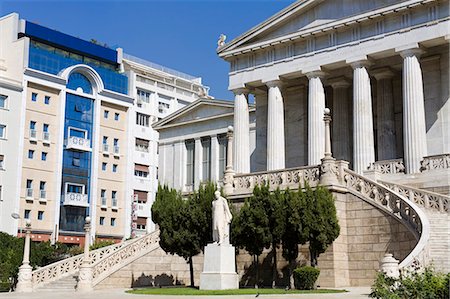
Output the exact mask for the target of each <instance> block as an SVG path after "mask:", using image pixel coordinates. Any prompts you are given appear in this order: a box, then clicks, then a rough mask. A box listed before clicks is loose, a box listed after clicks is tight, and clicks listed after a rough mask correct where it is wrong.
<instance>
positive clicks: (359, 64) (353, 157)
mask: <svg viewBox="0 0 450 299" xmlns="http://www.w3.org/2000/svg"><path fill="white" fill-rule="evenodd" d="M448 39H449V3H448V1H419V0H417V1H411V0H410V1H370V2H368V1H351V2H350V3H349V2H346V1H339V0H336V1H297V2H295V3H294V4H292V5H290V6H289V7H287V8H286V9H284V10H283V11H281V12H280V13H278V14H276V15H275V16H273V17H271V18H269V19H268V20H266V21H265V22H263V23H261V24H259V25H258V26H256V27H254V28H252V29H251V30H250V31H248V32H246V33H244V34H242V35H241V36H239V37H237V38H236V39H234V40H232V41H231V42H229V43H227V44H225V45H223V46H221V47H219V49H218V53H219V56H220V57H222V58H223V59H225V60H226V61H228V62H229V63H230V73H229V79H230V81H229V89H230V90H232V91H234V92H235V94H236V97H235V109H236V111H245V109H246V107H247V99H246V94H248V93H253V94H254V95H255V98H256V111H257V117H256V122H257V128H256V131H257V140H256V144H257V146H256V155H257V157H258V159H257V160H258V161H259V163H258V164H257V165H256V166H255V168H257V169H258V170H277V169H284V168H289V167H295V166H302V165H317V164H319V163H320V160H321V158H323V156H324V134H325V133H324V132H325V131H324V124H323V111H324V108H325V107H329V108H330V109H331V111H332V116H333V123H332V148H333V153H334V156H335V158H337V159H344V160H347V161H349V162H350V167H351V168H352V169H354V170H355V171H357V172H358V173H361V174H362V173H364V172H365V171H367V170H369V169H384V170H383V172H385V174H400V176H397V178H396V179H399V180H401V181H403V182H406V181H407V180H411V179H413V178H416V179H417V180H416V181H415V182H416V183H418V184H420V186H421V187H426V188H432V189H434V190H440V191H443V192H447V193H448V191H449V190H448V185H450V184H449V183H448V180H449V176H448V173H447V172H445V173H444V174H443V175H444V177H443V178H442V179H441V180H438V181H439V182H437V181H436V180H435V179H434V178H432V177H430V176H429V175H423V174H421V169H422V170H423V169H426V168H427V167H429V165H430V164H433V163H434V164H436V163H439V161H444V162H442V163H444V164H445V161H446V160H445V159H447V160H448V154H449V153H450V101H449V42H448ZM235 115H236V118H235V122H234V125H235V127H236V128H239V126H240V125H239V124H240V123H241V122H242V123H245V122H246V118H247V117H248V116H247V115H246V114H245V113H236V114H235ZM247 135H248V129H247V128H243V129H239V130H238V129H236V130H235V142H236V147H235V148H236V152H235V171H236V172H237V173H246V172H248V171H249V167H248V166H246V165H247V163H248V162H247V161H249V159H250V158H249V157H250V151H249V148H248V146H247V143H246V141H243V140H245V137H244V136H247ZM442 159H444V160H442ZM237 161H245V162H244V164H243V165H240V164H239V162H237ZM241 163H242V162H241ZM447 163H448V162H447ZM244 165H245V166H244ZM387 168H388V169H389V170H386V169H387ZM412 174H415V175H412ZM419 177H421V178H419ZM426 177H428V178H429V179H427V178H426ZM405 180H406V181H405ZM410 182H411V181H410Z"/></svg>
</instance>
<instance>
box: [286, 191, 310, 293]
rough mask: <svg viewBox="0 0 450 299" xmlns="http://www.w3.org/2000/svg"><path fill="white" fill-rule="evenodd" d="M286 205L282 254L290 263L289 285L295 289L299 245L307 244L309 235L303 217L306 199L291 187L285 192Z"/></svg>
mask: <svg viewBox="0 0 450 299" xmlns="http://www.w3.org/2000/svg"><path fill="white" fill-rule="evenodd" d="M284 207H285V210H286V213H285V214H284V217H285V229H284V231H283V234H282V237H281V243H282V245H283V246H282V248H283V251H282V255H283V257H284V258H285V259H286V260H287V261H288V263H289V267H288V269H289V286H290V288H291V289H293V288H294V287H295V286H294V275H293V271H294V268H295V267H296V262H295V261H296V259H297V257H298V246H299V245H301V244H305V243H306V240H307V236H308V233H309V232H308V231H307V228H305V227H304V223H303V217H304V214H305V200H304V196H303V193H302V192H301V191H300V192H293V191H290V190H289V189H287V190H285V192H284Z"/></svg>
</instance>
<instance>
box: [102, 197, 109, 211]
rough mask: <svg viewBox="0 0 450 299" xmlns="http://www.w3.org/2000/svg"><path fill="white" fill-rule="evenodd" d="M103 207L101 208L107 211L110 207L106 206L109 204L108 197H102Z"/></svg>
mask: <svg viewBox="0 0 450 299" xmlns="http://www.w3.org/2000/svg"><path fill="white" fill-rule="evenodd" d="M101 200H102V205H101V208H102V209H106V208H107V207H108V206H107V204H106V202H107V198H106V197H102V199H101Z"/></svg>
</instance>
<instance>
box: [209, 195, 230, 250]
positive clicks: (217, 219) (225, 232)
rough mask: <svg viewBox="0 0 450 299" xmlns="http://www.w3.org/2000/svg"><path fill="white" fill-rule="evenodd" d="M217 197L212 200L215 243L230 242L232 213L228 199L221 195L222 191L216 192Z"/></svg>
mask: <svg viewBox="0 0 450 299" xmlns="http://www.w3.org/2000/svg"><path fill="white" fill-rule="evenodd" d="M214 195H215V196H216V199H215V200H214V201H213V202H212V227H213V241H214V243H218V244H219V245H220V244H222V243H223V242H224V241H225V240H228V242H227V243H229V234H230V229H229V224H230V223H231V219H232V215H231V212H230V208H229V207H228V203H227V200H226V199H225V198H223V197H222V196H220V192H219V191H216V192H215V193H214Z"/></svg>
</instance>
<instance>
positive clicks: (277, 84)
mask: <svg viewBox="0 0 450 299" xmlns="http://www.w3.org/2000/svg"><path fill="white" fill-rule="evenodd" d="M264 84H266V86H267V87H268V88H272V87H278V88H280V89H281V88H282V87H283V82H281V80H270V81H267V82H264Z"/></svg>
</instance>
